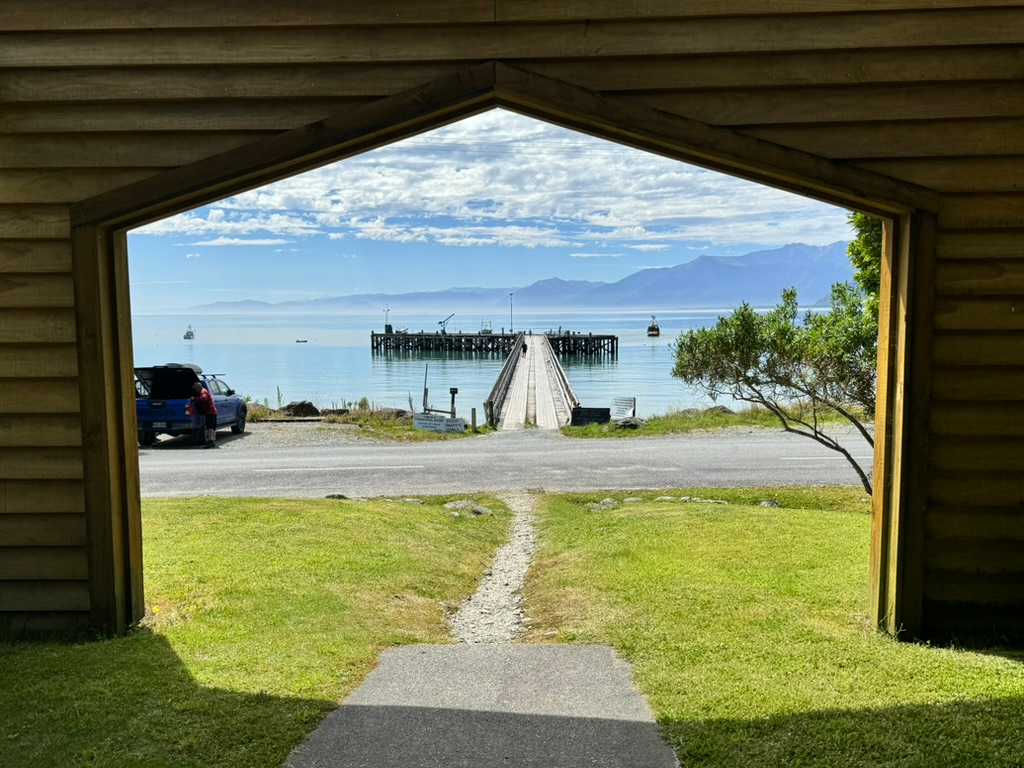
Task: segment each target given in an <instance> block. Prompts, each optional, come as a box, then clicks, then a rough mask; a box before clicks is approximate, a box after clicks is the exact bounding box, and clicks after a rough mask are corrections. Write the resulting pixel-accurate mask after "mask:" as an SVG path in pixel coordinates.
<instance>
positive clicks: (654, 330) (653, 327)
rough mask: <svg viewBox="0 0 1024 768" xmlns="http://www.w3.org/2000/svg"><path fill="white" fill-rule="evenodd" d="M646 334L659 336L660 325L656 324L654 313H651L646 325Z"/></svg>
mask: <svg viewBox="0 0 1024 768" xmlns="http://www.w3.org/2000/svg"><path fill="white" fill-rule="evenodd" d="M647 335H648V336H661V327H660V326H659V325H658V321H657V320H655V319H654V315H651V322H650V324H649V325H648V326H647Z"/></svg>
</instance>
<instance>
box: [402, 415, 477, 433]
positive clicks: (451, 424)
mask: <svg viewBox="0 0 1024 768" xmlns="http://www.w3.org/2000/svg"><path fill="white" fill-rule="evenodd" d="M412 425H413V426H414V427H416V429H425V430H426V431H427V432H465V431H466V420H465V419H453V418H451V417H450V416H442V415H441V414H440V413H414V414H413V415H412Z"/></svg>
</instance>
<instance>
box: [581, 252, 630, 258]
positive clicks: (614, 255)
mask: <svg viewBox="0 0 1024 768" xmlns="http://www.w3.org/2000/svg"><path fill="white" fill-rule="evenodd" d="M569 255H570V256H572V258H574V259H617V258H619V257H620V256H621V255H622V254H621V253H570V254H569Z"/></svg>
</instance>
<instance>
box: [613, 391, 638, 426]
mask: <svg viewBox="0 0 1024 768" xmlns="http://www.w3.org/2000/svg"><path fill="white" fill-rule="evenodd" d="M611 410H612V413H611V417H612V421H618V420H619V419H628V418H629V417H631V416H636V398H635V397H616V398H614V399H613V400H612V409H611Z"/></svg>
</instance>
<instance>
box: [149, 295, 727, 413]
mask: <svg viewBox="0 0 1024 768" xmlns="http://www.w3.org/2000/svg"><path fill="white" fill-rule="evenodd" d="M727 312H728V310H692V311H685V312H684V311H680V312H672V313H665V314H660V315H658V323H659V325H660V326H661V336H660V337H658V338H648V336H647V335H646V330H647V323H648V321H649V320H650V316H649V315H644V314H639V313H608V312H603V313H597V312H595V313H588V314H555V313H546V314H526V313H522V314H517V315H516V317H515V326H516V329H517V330H526V329H532V331H533V332H534V333H543V332H545V331H548V330H557V329H559V328H561V329H562V330H571V331H578V332H580V333H594V334H615V335H616V336H618V337H619V354H618V356H616V357H609V356H606V357H600V358H580V359H573V358H570V359H567V360H563V367H564V368H565V371H566V374H567V375H568V377H569V382H570V384H571V385H572V387H573V389H574V390H575V392H576V395H577V397H578V398H579V400H580V402H581V403H582V404H583V405H585V406H589V407H608V406H610V405H611V401H612V399H613V398H616V397H635V398H636V401H637V415H639V416H651V415H654V414H659V413H665V412H667V411H669V410H672V409H677V408H690V407H706V406H708V405H712V403H711V402H710V401H708V400H707V399H706V398H704V397H702V396H701V395H700V393H699V392H697V391H695V390H692V389H690V388H688V387H686V386H684V385H683V384H682V382H680V381H679V380H678V379H674V378H672V375H671V371H672V366H673V351H672V345H673V342H674V341H675V340H676V338H677V337H678V335H679V333H680V331H682V330H686V329H690V328H696V327H700V326H703V325H707V324H709V323H713V322H714V321H715V320H716V318H717V317H718V316H719V315H720V314H724V313H727ZM389 319H390V321H391V322H392V324H393V325H395V326H399V325H404V326H407V327H408V328H409V331H410V332H416V331H419V330H425V331H428V332H433V331H436V330H437V320H438V319H439V318H438V317H434V316H430V317H426V316H423V317H412V318H410V317H402V316H399V315H398V314H397V313H394V312H392V314H391V316H390V318H389ZM460 321H461V322H460ZM485 321H486V322H492V324H493V327H494V331H495V332H496V333H497V332H499V331H500V330H501V328H500V327H499V326H500V320H498V319H497V318H494V319H493V320H492V318H489V317H483V318H480V317H472V316H470V315H466V316H463V317H456V318H453V319H452V320H451V321H450V322H449V324H448V331H449V333H451V332H457V331H460V330H461V331H463V332H465V333H476V332H478V331H479V329H480V325H481V322H485ZM132 324H133V336H134V352H135V365H137V366H145V365H158V364H161V363H167V362H190V363H196V364H198V365H199V366H201V367H202V368H203V370H205V371H207V372H209V373H217V374H221V375H222V376H223V378H224V380H225V381H226V382H227V383H228V384H229V385H230V386H231V387H233V388H234V389H236V390H237V391H238V392H239V393H241V394H244V395H250V396H251V397H252V398H253V399H254V400H258V401H264V400H266V401H267V403H269V404H270V405H271V406H272V407H273V406H276V405H278V404H280V403H288V402H291V401H293V400H309V401H311V402H313V403H314V404H315V405H317V406H318V407H320V408H331V407H341V405H342V403H344V402H346V401H347V402H353V401H358V400H359V399H360V398H363V397H365V398H367V399H368V400H369V401H370V402H372V403H373V404H374V405H376V406H381V407H393V408H408V407H409V401H410V399H411V400H412V402H413V404H414V405H415V407H416V410H419V409H420V405H421V404H422V401H423V384H424V376H426V384H427V387H428V389H429V391H430V404H431V405H432V406H433V407H444V408H447V407H448V405H449V401H450V395H449V394H448V390H449V388H451V387H457V388H458V390H459V394H458V395H457V397H456V407H457V410H458V413H459V415H461V416H466V417H468V416H469V409H470V408H474V407H475V408H477V413H478V418H480V419H481V420H482V419H483V408H482V406H483V401H484V399H485V398H486V397H487V394H488V393H489V392H490V390H491V387H492V386H493V385H494V379H495V378H496V377H497V375H498V372H499V370H500V369H501V366H502V364H503V363H504V358H503V357H501V356H497V355H496V356H493V357H489V356H484V357H481V356H466V355H456V354H451V355H443V354H427V353H422V354H409V353H373V352H372V351H371V350H370V332H371V331H377V332H381V331H383V329H384V316H383V314H381V315H377V316H373V317H369V316H365V317H361V316H357V315H312V316H311V315H277V314H274V315H270V314H238V315H198V314H196V315H189V316H186V315H180V314H176V315H136V316H135V317H134V318H133V321H132ZM189 324H191V325H192V327H193V329H194V331H195V338H194V339H193V340H191V341H186V340H184V339H183V338H182V336H183V334H184V332H185V330H186V328H187V326H188V325H189ZM297 339H305V340H306V341H305V343H296V340H297ZM725 404H726V405H729V404H730V403H725Z"/></svg>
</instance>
